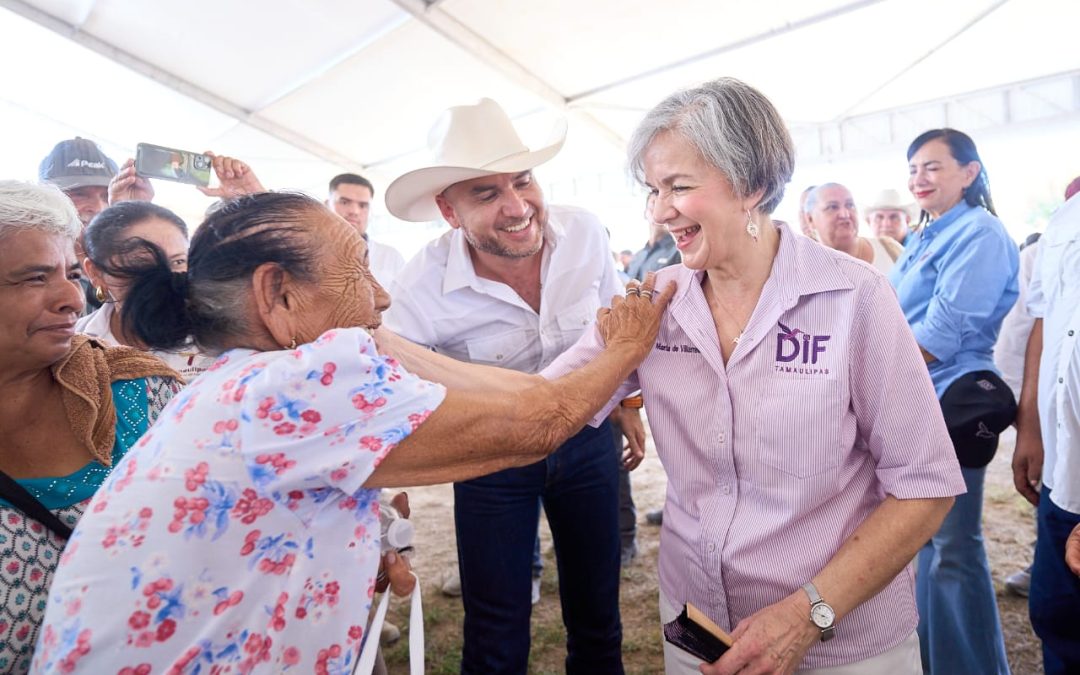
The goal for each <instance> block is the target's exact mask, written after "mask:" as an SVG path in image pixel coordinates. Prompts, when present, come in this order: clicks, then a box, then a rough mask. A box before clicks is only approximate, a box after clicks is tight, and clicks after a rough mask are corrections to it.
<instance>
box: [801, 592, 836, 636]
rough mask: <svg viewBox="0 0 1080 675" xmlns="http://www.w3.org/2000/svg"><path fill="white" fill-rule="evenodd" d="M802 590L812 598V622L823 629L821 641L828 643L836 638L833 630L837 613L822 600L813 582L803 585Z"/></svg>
mask: <svg viewBox="0 0 1080 675" xmlns="http://www.w3.org/2000/svg"><path fill="white" fill-rule="evenodd" d="M802 589H803V590H804V591H806V594H807V595H808V596H810V622H811V623H813V624H814V625H815V626H817V627H818V628H820V629H821V641H822V642H828V641H829V640H831V639H833V638H834V637H836V631H835V630H834V629H833V622H835V621H836V612H835V611H833V608H832V607H831V606H830V605H829V603H827V602H825V601H824V600H822V599H821V594H820V593H818V591H817V587H816V586H814V584H813V583H812V582H809V581H808V582H806V583H805V584H803V587H802Z"/></svg>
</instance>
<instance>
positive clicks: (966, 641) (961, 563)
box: [915, 467, 1009, 675]
mask: <svg viewBox="0 0 1080 675" xmlns="http://www.w3.org/2000/svg"><path fill="white" fill-rule="evenodd" d="M960 471H961V472H962V473H963V474H964V483H965V484H966V485H967V493H966V494H962V495H960V496H958V497H957V498H956V503H955V504H953V507H952V509H951V510H950V511H949V515H947V516H946V517H945V522H944V523H942V525H941V529H939V530H938V531H937V534H935V535H934V536H933V538H932V539H931V540H930V541H929V542H928V543H927V544H926V546H924V547H923V549H922V551H920V552H919V567H918V572H917V576H916V578H915V599H916V603H917V604H918V607H919V646H920V649H921V650H922V662H923V670H924V671H925V672H926V673H933V675H954V674H962V673H972V674H975V673H978V674H979V675H994V674H995V673H998V674H1004V675H1007V674H1008V672H1009V662H1008V661H1007V660H1006V658H1005V640H1004V638H1003V637H1002V634H1001V621H1000V619H999V617H998V607H997V599H996V598H995V596H994V583H993V581H992V580H991V579H990V563H989V561H988V560H987V558H986V549H985V548H984V547H983V537H982V504H983V481H984V479H985V478H986V469H985V468H982V469H969V468H965V467H961V468H960Z"/></svg>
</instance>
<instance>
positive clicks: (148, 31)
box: [0, 0, 1080, 249]
mask: <svg viewBox="0 0 1080 675" xmlns="http://www.w3.org/2000/svg"><path fill="white" fill-rule="evenodd" d="M0 7H4V8H6V9H8V10H10V12H0V37H2V38H3V39H0V58H3V60H4V63H5V66H4V75H3V85H4V86H3V89H2V90H0V91H2V93H0V114H3V117H0V119H7V120H16V121H18V122H19V123H20V125H21V127H22V128H20V129H13V128H11V125H10V122H9V125H8V134H7V136H8V141H9V142H8V145H9V152H8V153H7V154H8V159H7V160H6V163H5V164H4V169H5V174H6V175H9V176H19V177H24V178H29V177H32V172H33V170H34V169H35V168H36V162H37V160H38V159H40V158H41V157H43V156H44V155H45V153H46V152H47V151H48V149H49V148H50V147H51V145H52V143H53V142H55V141H56V140H60V138H64V137H70V136H73V135H76V134H78V135H82V136H85V137H89V138H93V139H95V140H97V141H99V142H100V143H101V144H102V145H103V147H104V148H105V149H106V150H107V151H108V152H110V154H112V155H113V156H114V157H117V158H118V159H122V158H123V157H127V156H130V155H131V154H132V152H133V149H134V146H135V144H136V143H137V142H140V141H146V142H152V143H157V144H160V145H167V146H172V147H180V148H185V149H193V150H202V149H206V148H210V149H214V150H216V151H218V152H223V153H226V154H231V155H235V156H239V157H242V158H244V159H245V160H247V161H249V162H250V163H251V164H252V165H254V166H255V167H256V169H257V170H258V173H259V174H260V176H261V177H262V178H263V179H264V183H265V184H267V185H268V186H282V187H284V186H291V187H298V188H302V189H307V190H309V191H311V192H312V193H314V194H317V195H321V194H322V192H323V191H324V190H325V187H324V186H325V183H326V181H327V180H328V178H329V177H330V176H332V175H333V174H335V173H338V172H339V171H342V170H358V171H362V172H365V173H366V174H368V175H370V176H371V177H372V178H373V180H374V181H375V182H376V185H377V187H380V186H383V187H384V186H385V185H386V183H387V182H388V181H389V180H390V179H392V178H393V177H395V176H396V175H398V174H400V173H402V172H403V171H405V170H408V169H409V168H412V167H414V166H415V165H417V164H419V163H421V162H422V161H423V158H424V141H425V139H426V136H427V131H428V128H429V127H430V125H431V123H432V122H433V121H434V119H435V118H436V117H437V116H438V114H439V112H440V111H441V110H442V109H444V108H445V107H447V106H449V105H454V104H460V103H465V102H470V101H473V100H476V99H478V98H480V97H482V96H490V97H492V98H495V99H496V100H498V101H499V102H500V103H502V104H503V106H504V107H505V108H506V109H507V111H508V112H509V113H510V114H511V116H513V117H515V118H516V119H517V121H518V122H519V124H520V126H521V127H522V128H523V130H525V132H526V135H527V136H528V135H529V134H532V135H533V136H534V137H536V138H540V137H542V136H544V135H545V134H546V131H547V130H548V128H549V127H550V124H551V121H552V117H553V115H555V114H565V115H567V116H568V117H569V121H570V136H569V139H568V143H567V147H566V149H565V150H564V152H563V153H562V154H561V155H560V156H559V157H558V158H557V159H556V160H554V161H553V162H552V163H551V164H550V165H549V166H546V167H545V168H544V170H543V173H542V174H541V176H540V177H541V179H542V180H543V181H545V183H546V184H547V185H548V188H549V197H550V198H553V199H566V200H571V201H573V200H575V199H581V198H588V199H589V200H590V202H589V203H588V204H587V205H588V206H590V207H591V208H593V209H594V210H597V211H599V212H601V214H602V215H606V216H607V217H608V218H609V219H611V220H616V221H619V222H620V223H621V225H622V226H625V227H628V228H631V229H632V230H634V231H635V232H636V233H637V234H634V240H636V239H637V238H640V237H641V236H642V234H643V232H644V228H643V226H642V224H641V221H640V206H641V205H640V203H639V202H637V201H636V200H633V201H631V200H628V199H627V196H628V195H629V194H630V193H631V192H632V187H631V186H630V185H629V183H628V182H627V180H626V179H625V176H624V175H623V174H622V163H623V156H622V145H623V143H624V141H625V139H626V138H627V136H628V135H629V134H630V132H631V131H632V130H633V128H634V125H635V124H636V123H637V121H638V120H639V119H640V117H641V115H642V114H643V113H644V111H646V110H647V109H648V108H650V107H651V106H652V105H653V104H655V103H656V102H657V101H659V100H660V99H661V98H662V97H664V96H665V95H666V94H668V93H670V92H671V91H673V90H675V89H677V88H680V87H684V86H688V85H692V84H694V83H696V82H700V81H702V80H705V79H710V78H713V77H716V76H719V75H733V76H736V77H739V78H742V79H744V80H746V81H748V82H750V83H751V84H753V85H754V86H756V87H758V88H759V89H761V90H762V91H764V92H765V93H766V94H767V95H769V96H770V98H772V100H773V102H774V103H775V104H776V105H777V107H778V108H779V110H780V111H781V113H782V114H783V115H784V116H785V118H786V119H787V120H788V121H789V123H790V125H791V126H792V128H793V132H794V134H795V137H796V139H797V142H798V143H799V145H800V157H802V158H804V160H805V162H804V163H803V164H801V165H800V171H801V170H802V169H803V168H804V165H811V164H822V163H832V162H837V161H839V160H843V159H845V157H847V156H848V155H851V154H852V151H851V146H852V143H851V141H850V139H851V138H854V137H857V138H858V143H856V144H855V150H857V152H856V153H855V154H859V153H861V155H862V156H867V155H873V154H874V153H875V152H889V153H893V154H895V153H897V152H898V148H900V149H902V147H903V146H904V145H906V142H907V141H908V140H910V138H911V137H912V136H913V133H909V132H910V130H911V129H914V130H915V133H917V132H918V131H921V130H922V129H923V128H926V127H927V126H934V125H940V124H942V123H944V122H946V121H949V120H950V119H955V118H956V111H957V106H956V105H953V108H952V111H953V117H952V118H950V117H949V110H950V108H949V105H950V104H949V101H950V100H955V98H956V97H957V96H958V95H961V94H965V93H967V92H976V91H979V92H982V93H981V94H978V95H973V96H969V97H968V98H967V99H965V100H966V101H967V105H965V106H961V108H963V109H964V110H965V111H966V116H963V115H962V116H961V117H960V119H961V120H964V121H967V122H968V123H969V124H974V125H976V126H980V122H981V121H982V120H984V119H985V120H989V121H991V122H993V124H989V122H988V123H987V124H982V125H981V126H986V127H993V129H998V130H1000V129H1009V128H1010V127H1011V126H1012V125H1014V124H1016V123H1017V122H1018V121H1019V122H1024V121H1029V122H1030V121H1036V122H1038V123H1039V126H1040V128H1041V129H1042V130H1043V131H1045V130H1046V129H1047V128H1060V129H1062V130H1063V131H1062V133H1069V134H1073V136H1072V137H1075V134H1077V128H1078V127H1080V124H1078V119H1080V84H1077V83H1078V82H1080V49H1077V48H1076V46H1075V45H1076V41H1075V34H1074V33H1075V27H1076V26H1077V25H1080V2H1075V0H952V1H950V2H941V0H855V1H851V0H846V1H845V0H769V1H765V0H762V1H759V2H755V3H748V2H735V1H733V0H670V1H666V2H655V1H653V2H645V1H642V0H586V1H582V0H539V1H537V2H531V3H524V2H513V3H510V2H497V1H494V0H443V1H441V2H438V1H429V2H424V1H423V0H308V1H306V2H300V1H299V0H265V1H263V2H253V1H250V0H249V1H240V0H188V1H186V2H182V3H181V2H146V1H145V0H143V1H139V0H0ZM65 38H66V39H65ZM1062 73H1065V74H1066V75H1060V74H1062ZM1055 75H1058V76H1059V77H1058V78H1057V79H1056V80H1054V79H1052V78H1051V79H1050V80H1047V79H1045V78H1048V77H1050V76H1055ZM1070 78H1071V79H1070ZM1033 80H1038V81H1039V82H1045V83H1048V84H1044V85H1042V88H1041V89H1040V88H1039V86H1035V85H1032V86H1027V87H1024V86H1022V85H1017V84H1016V83H1026V82H1030V81H1033ZM1008 91H1012V92H1014V96H1013V102H1012V103H1010V104H1009V106H1006V107H1007V108H1009V109H1008V110H1007V111H1006V112H1005V113H1004V114H998V113H995V112H991V109H996V108H994V106H995V105H996V103H995V102H996V101H997V100H998V98H1001V97H1004V96H1005V94H1004V93H1002V92H1008ZM1018 91H1020V92H1024V93H1025V96H1023V97H1020V96H1018V95H1016V92H1018ZM980 97H981V98H980ZM929 101H938V103H933V104H928V105H922V106H921V107H920V106H919V105H918V104H923V103H925V102H929ZM1033 101H1034V102H1036V103H1037V102H1039V101H1043V102H1045V103H1046V105H1042V106H1041V107H1040V106H1039V105H1035V103H1033ZM997 107H998V108H1001V106H1000V105H998V106H997ZM1035 109H1037V110H1036V112H1031V111H1032V110H1035ZM905 111H906V112H905ZM919 111H922V112H919ZM1025 111H1027V116H1026V117H1025V116H1024V113H1025ZM1013 114H1019V120H1014V119H1012V118H1011V116H1012V115H1013ZM882 125H884V126H882ZM1055 125H1056V126H1055ZM881 129H885V131H881ZM853 130H855V131H858V132H859V133H855V134H853ZM45 133H48V134H51V136H48V138H49V140H48V141H46V142H44V143H43V142H42V137H43V134H45ZM1074 147H1075V146H1074ZM12 150H14V152H12ZM984 154H985V153H984ZM13 159H17V160H19V162H20V165H19V167H18V168H15V167H13V166H12V164H11V162H12V161H13ZM895 171H896V173H897V175H896V176H895V177H892V176H890V177H889V178H890V184H891V185H895V186H897V187H899V186H901V185H902V184H903V180H904V176H903V161H902V155H900V159H899V160H898V161H897V168H896V169H895ZM1061 179H1062V180H1064V177H1061ZM793 191H795V190H793ZM159 194H161V195H162V197H163V201H164V203H166V205H169V206H176V205H177V201H176V200H181V201H183V202H184V204H185V205H184V206H181V207H180V208H178V209H177V210H180V211H181V212H182V213H184V215H185V216H187V217H189V218H191V217H193V215H192V213H193V212H194V213H195V214H197V212H198V211H199V210H200V209H201V208H202V207H203V206H205V203H206V201H205V199H204V198H201V197H199V196H197V195H193V194H192V192H191V191H190V190H183V189H181V188H174V186H166V187H165V188H159ZM166 196H167V197H168V199H165V197H166ZM200 200H202V201H200ZM185 209H186V211H185ZM781 215H783V213H781ZM381 218H382V220H381V221H380V222H379V224H378V225H377V227H376V230H375V231H376V233H379V232H386V233H387V234H393V235H396V236H397V237H402V236H407V237H410V238H411V239H416V240H418V241H423V240H424V239H426V238H427V237H429V236H430V235H431V232H430V231H428V230H423V228H418V227H413V226H410V228H408V229H403V228H401V227H399V226H398V225H397V224H395V223H392V222H391V221H390V220H389V218H388V217H387V216H385V215H382V216H381ZM613 230H614V232H613V234H614V235H615V239H616V243H618V240H619V239H620V236H619V235H620V232H621V230H620V229H619V228H618V227H616V228H613ZM404 248H407V249H408V248H410V247H409V246H405V247H404ZM411 248H415V246H412V247H411Z"/></svg>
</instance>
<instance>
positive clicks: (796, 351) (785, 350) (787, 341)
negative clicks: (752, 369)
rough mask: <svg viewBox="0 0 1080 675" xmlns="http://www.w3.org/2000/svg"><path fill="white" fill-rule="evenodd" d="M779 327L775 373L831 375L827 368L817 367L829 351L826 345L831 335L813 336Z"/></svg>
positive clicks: (778, 323)
mask: <svg viewBox="0 0 1080 675" xmlns="http://www.w3.org/2000/svg"><path fill="white" fill-rule="evenodd" d="M777 325H778V326H780V332H779V333H778V334H777V335H776V364H775V365H774V366H773V368H774V370H775V372H778V373H794V374H797V375H828V374H829V369H828V368H827V367H825V366H820V367H817V365H818V361H819V360H820V359H821V358H822V357H823V356H824V355H825V351H826V350H827V349H828V345H827V344H826V343H827V342H828V341H829V340H831V339H832V336H831V335H811V334H810V333H807V332H806V331H804V330H800V329H798V328H789V327H787V326H785V325H784V324H782V323H780V322H777ZM788 364H790V365H788Z"/></svg>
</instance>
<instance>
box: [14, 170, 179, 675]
mask: <svg viewBox="0 0 1080 675" xmlns="http://www.w3.org/2000/svg"><path fill="white" fill-rule="evenodd" d="M79 227H80V226H79V221H78V214H77V213H76V211H75V207H74V206H73V205H72V203H71V201H70V200H69V199H68V198H67V197H65V196H64V194H63V193H62V192H60V191H59V190H58V189H56V188H55V187H49V186H38V185H30V184H26V183H19V182H15V181H0V315H2V316H3V317H4V321H3V324H2V327H0V437H2V438H3V439H4V444H3V446H2V447H0V597H2V598H3V609H2V611H0V672H5V673H23V672H26V671H27V669H28V668H29V666H30V659H31V657H32V656H33V653H34V643H35V641H36V639H37V635H38V629H39V627H40V624H41V621H42V617H43V616H44V614H45V600H46V597H47V595H48V592H49V586H50V584H51V583H52V578H53V572H54V571H55V569H56V566H57V562H58V561H59V558H60V553H61V551H62V550H63V548H64V545H65V543H66V541H67V538H68V536H69V535H70V534H71V528H72V527H73V526H74V525H75V523H76V521H78V520H79V518H80V517H81V516H82V514H83V511H84V510H85V509H86V506H87V503H88V502H89V501H90V498H91V497H93V495H94V493H95V492H96V490H97V488H98V487H99V486H100V485H101V483H102V481H103V479H104V478H105V476H106V475H107V474H108V472H109V467H110V466H111V465H112V464H113V463H114V462H116V461H117V460H119V459H120V458H121V457H123V456H124V454H125V453H126V452H127V451H128V449H129V448H130V447H131V446H132V445H133V444H134V443H135V441H137V440H138V439H139V437H140V436H141V435H142V434H143V432H145V431H146V427H147V426H148V425H149V424H151V423H152V422H153V421H154V420H155V419H156V417H157V415H158V413H159V412H160V411H161V410H162V408H164V407H165V403H166V402H167V401H168V400H169V399H170V398H171V397H172V395H173V393H175V391H176V390H177V389H178V387H179V384H178V382H177V379H176V374H175V373H174V372H173V371H172V370H170V369H169V368H168V367H167V366H165V365H164V364H162V363H161V362H160V361H158V360H157V359H155V358H153V357H152V356H149V355H145V354H143V353H142V352H139V351H136V350H134V349H129V348H126V347H122V348H106V347H104V346H102V345H101V344H99V343H97V342H95V341H92V340H89V339H88V338H86V337H85V336H80V335H76V333H75V320H76V319H77V318H78V317H79V314H80V313H81V312H82V309H83V295H82V288H81V287H80V285H79V271H78V265H77V262H76V260H75V247H74V243H75V237H76V236H77V235H78V233H79Z"/></svg>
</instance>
